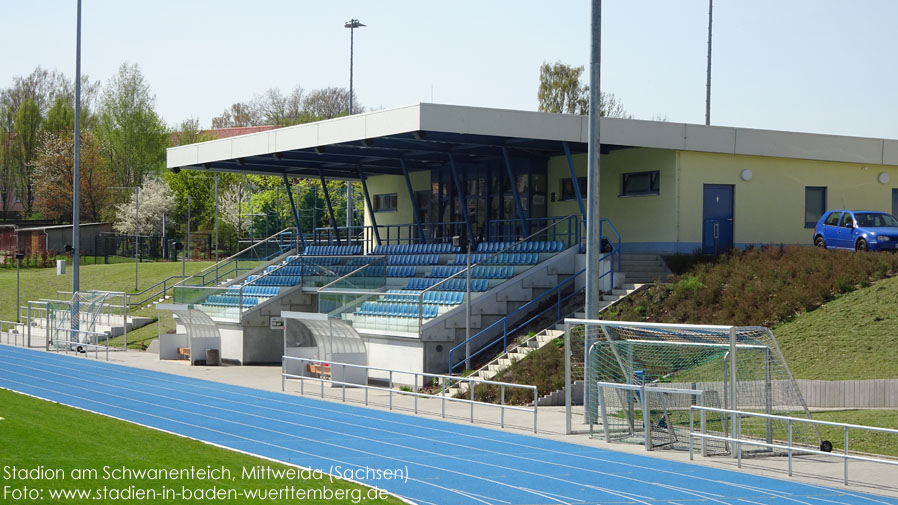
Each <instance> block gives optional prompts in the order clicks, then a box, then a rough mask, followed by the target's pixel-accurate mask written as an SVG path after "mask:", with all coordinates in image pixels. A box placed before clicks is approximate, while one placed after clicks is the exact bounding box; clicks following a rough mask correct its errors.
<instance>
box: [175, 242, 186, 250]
mask: <svg viewBox="0 0 898 505" xmlns="http://www.w3.org/2000/svg"><path fill="white" fill-rule="evenodd" d="M183 249H184V244H182V243H180V242H175V251H180V250H183Z"/></svg>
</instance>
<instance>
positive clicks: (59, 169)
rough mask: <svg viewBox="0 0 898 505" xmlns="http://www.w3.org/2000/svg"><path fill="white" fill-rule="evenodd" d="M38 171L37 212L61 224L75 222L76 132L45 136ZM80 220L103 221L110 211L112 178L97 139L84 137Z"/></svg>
mask: <svg viewBox="0 0 898 505" xmlns="http://www.w3.org/2000/svg"><path fill="white" fill-rule="evenodd" d="M42 137H43V138H42V142H41V146H40V148H39V149H38V152H37V158H36V160H35V167H34V197H35V201H34V208H35V210H37V211H38V212H40V213H41V214H43V215H44V216H46V217H48V218H50V219H53V220H54V221H56V222H58V223H62V222H67V221H69V220H70V219H71V218H72V199H73V194H72V193H73V192H72V188H73V187H74V166H73V157H72V152H73V150H74V148H75V147H74V142H73V140H72V139H73V138H74V132H72V133H71V134H68V133H60V134H56V133H44V134H42ZM80 159H81V168H80V195H79V196H80V198H79V209H80V212H79V214H80V217H81V218H82V219H85V220H88V221H102V220H103V219H104V217H106V213H107V209H108V207H109V205H108V202H109V196H110V195H109V186H110V181H111V178H110V175H109V172H108V170H107V169H106V168H105V167H104V165H103V160H102V158H101V157H100V150H99V147H98V145H97V142H96V138H95V137H94V135H93V134H91V133H90V132H84V133H82V135H81V158H80Z"/></svg>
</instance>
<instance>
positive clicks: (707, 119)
mask: <svg viewBox="0 0 898 505" xmlns="http://www.w3.org/2000/svg"><path fill="white" fill-rule="evenodd" d="M713 12H714V0H708V83H707V85H706V86H705V124H706V125H710V124H711V22H712V21H713V20H714V15H713Z"/></svg>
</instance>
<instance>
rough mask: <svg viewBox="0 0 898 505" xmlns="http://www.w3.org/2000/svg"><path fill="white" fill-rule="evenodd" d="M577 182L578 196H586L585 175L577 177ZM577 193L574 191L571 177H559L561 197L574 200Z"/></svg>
mask: <svg viewBox="0 0 898 505" xmlns="http://www.w3.org/2000/svg"><path fill="white" fill-rule="evenodd" d="M577 184H578V185H579V186H580V197H581V198H584V199H585V198H586V177H577ZM576 198H577V193H575V192H574V184H573V183H572V182H571V178H570V177H568V178H567V179H561V199H562V200H575V199H576Z"/></svg>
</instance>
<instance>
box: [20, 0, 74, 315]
mask: <svg viewBox="0 0 898 505" xmlns="http://www.w3.org/2000/svg"><path fill="white" fill-rule="evenodd" d="M75 17H76V22H75V25H76V26H77V28H76V29H75V156H74V167H73V168H74V170H73V171H74V177H73V179H74V180H73V181H72V298H73V299H74V300H75V301H74V303H73V304H72V324H71V326H72V329H73V330H77V329H79V326H80V325H79V324H78V323H79V322H80V320H81V307H80V306H79V303H78V296H77V293H78V292H79V291H81V278H80V271H79V268H78V267H79V265H78V264H79V260H80V249H81V219H80V213H81V206H80V199H81V0H78V8H77V14H76V16H75ZM4 140H5V139H4ZM16 307H18V304H17V305H16ZM17 310H18V309H17Z"/></svg>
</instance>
